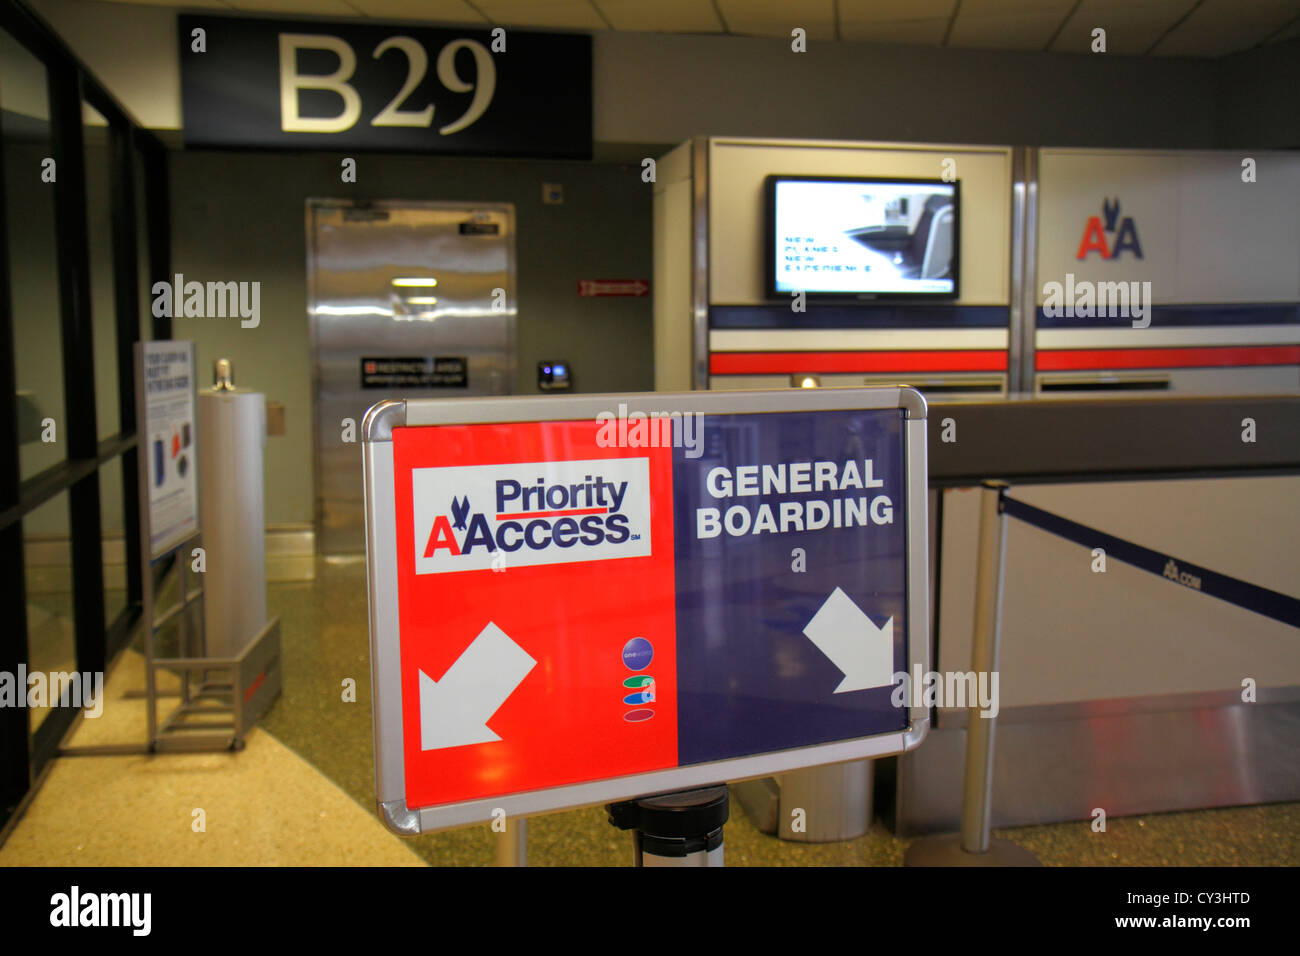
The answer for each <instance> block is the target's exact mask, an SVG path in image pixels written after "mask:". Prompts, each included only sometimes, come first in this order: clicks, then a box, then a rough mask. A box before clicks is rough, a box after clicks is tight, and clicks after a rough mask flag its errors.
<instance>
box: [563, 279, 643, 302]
mask: <svg viewBox="0 0 1300 956" xmlns="http://www.w3.org/2000/svg"><path fill="white" fill-rule="evenodd" d="M649 294H650V282H649V280H647V279H579V280H578V295H580V296H605V295H625V296H636V297H638V298H639V297H641V296H644V295H649Z"/></svg>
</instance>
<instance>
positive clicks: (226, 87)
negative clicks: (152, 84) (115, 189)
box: [177, 15, 591, 159]
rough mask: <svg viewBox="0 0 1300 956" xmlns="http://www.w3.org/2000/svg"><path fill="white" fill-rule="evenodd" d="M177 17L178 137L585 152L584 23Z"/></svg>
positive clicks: (222, 142)
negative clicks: (477, 26) (566, 26)
mask: <svg viewBox="0 0 1300 956" xmlns="http://www.w3.org/2000/svg"><path fill="white" fill-rule="evenodd" d="M177 21H178V23H179V32H180V57H181V95H182V104H183V107H184V111H185V124H184V125H185V145H186V146H251V147H279V148H286V149H330V150H345V149H346V150H385V151H390V152H421V153H460V154H477V155H491V156H538V157H564V158H569V159H590V158H591V37H589V36H575V35H569V34H559V33H525V32H522V31H516V30H504V29H500V28H498V29H494V30H490V31H489V30H448V29H431V28H427V27H416V26H374V25H371V24H369V23H352V22H348V23H332V22H329V21H321V20H316V21H287V20H243V19H236V18H231V17H208V16H188V15H182V16H180V17H178V18H177ZM196 30H201V31H203V34H202V38H201V39H202V45H203V52H198V51H197V50H196V47H197V46H198V44H199V38H198V37H196V35H195V31H196Z"/></svg>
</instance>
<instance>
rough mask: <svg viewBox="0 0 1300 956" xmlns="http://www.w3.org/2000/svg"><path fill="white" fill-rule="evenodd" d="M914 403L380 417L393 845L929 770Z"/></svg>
mask: <svg viewBox="0 0 1300 956" xmlns="http://www.w3.org/2000/svg"><path fill="white" fill-rule="evenodd" d="M925 427H926V422H925V402H924V400H923V399H922V398H921V396H920V395H919V394H918V393H917V392H915V391H913V390H911V389H908V388H878V389H824V390H808V391H794V390H791V391H775V390H773V391H768V392H717V393H711V392H692V393H684V394H669V393H650V394H638V395H607V396H602V395H595V396H582V397H566V398H560V399H553V398H547V399H542V400H537V399H519V398H491V399H470V400H424V401H408V402H401V401H388V402H381V403H380V404H378V405H376V406H375V407H374V408H372V409H371V410H370V412H369V413H368V415H367V416H366V420H365V424H364V426H363V433H364V443H365V444H364V458H365V495H366V523H367V557H368V575H369V597H370V638H371V670H372V681H373V687H374V715H375V752H376V775H377V790H378V798H379V803H380V805H381V808H382V811H383V816H384V818H385V819H386V821H387V822H388V824H389V826H390V827H392V828H393V829H394V830H396V831H398V832H403V833H416V832H421V831H426V830H434V829H441V828H445V827H452V826H460V825H464V824H470V823H478V822H484V821H488V820H494V819H500V818H501V815H502V814H504V815H506V816H509V817H516V816H519V815H530V814H535V813H541V812H547V811H551V810H559V809H563V808H569V807H576V806H583V805H588V804H595V803H602V802H607V801H612V800H620V799H626V798H628V797H634V796H643V795H648V794H654V793H662V792H668V791H673V790H682V789H686V788H690V787H697V786H702V785H707V784H714V783H719V782H725V781H734V780H741V779H746V778H749V777H756V776H765V775H768V774H773V773H780V772H782V771H786V770H792V769H796V768H800V767H807V766H815V765H818V764H826V763H835V762H839V761H845V760H852V759H856V758H861V757H876V756H883V755H887V754H894V753H900V752H902V751H905V750H910V749H912V748H914V747H916V746H917V745H918V744H919V743H920V742H921V740H922V738H923V737H924V735H925V733H926V730H927V728H928V721H929V716H928V711H927V710H926V708H924V707H912V706H910V705H911V703H912V701H911V699H910V698H909V697H908V696H907V695H905V694H903V693H902V691H901V688H900V687H899V686H898V685H897V683H896V676H897V674H898V673H899V672H908V673H915V672H916V671H917V670H918V669H919V670H920V671H925V670H928V667H929V624H928V599H927V588H928V575H927V557H926V546H927V533H926V444H925Z"/></svg>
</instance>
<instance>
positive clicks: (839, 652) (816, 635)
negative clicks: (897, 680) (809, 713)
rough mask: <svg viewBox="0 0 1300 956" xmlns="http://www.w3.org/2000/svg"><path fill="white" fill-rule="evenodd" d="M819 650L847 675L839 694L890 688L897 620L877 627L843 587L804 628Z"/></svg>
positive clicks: (836, 690)
mask: <svg viewBox="0 0 1300 956" xmlns="http://www.w3.org/2000/svg"><path fill="white" fill-rule="evenodd" d="M803 632H804V634H805V635H807V637H808V639H809V640H810V641H812V642H813V643H814V644H816V645H817V649H818V650H820V651H821V652H822V653H823V654H825V655H826V656H827V657H829V658H830V659H831V663H832V664H834V665H835V666H836V667H838V668H839V669H840V670H841V671H843V672H844V680H842V681H840V685H839V686H838V687H836V688H835V693H837V694H847V693H848V692H850V691H855V690H866V689H867V688H869V687H889V686H891V685H892V684H893V682H894V619H893V618H892V617H891V618H890V619H889V620H888V621H886V622H885V624H884V626H883V627H876V625H875V624H873V623H871V618H869V617H867V615H866V614H864V613H863V612H862V608H860V607H858V606H857V605H856V604H854V603H853V599H852V598H850V597H849V596H848V595H847V594H845V593H844V592H843V591H842V590H840V589H839V588H836V589H835V590H834V591H832V592H831V596H830V597H828V598H827V599H826V602H825V603H824V604H823V605H822V606H821V608H819V609H818V611H817V613H816V614H814V615H813V619H812V620H811V621H809V622H808V626H807V627H805V628H804V629H803Z"/></svg>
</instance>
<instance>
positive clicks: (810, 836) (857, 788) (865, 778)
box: [777, 760, 875, 843]
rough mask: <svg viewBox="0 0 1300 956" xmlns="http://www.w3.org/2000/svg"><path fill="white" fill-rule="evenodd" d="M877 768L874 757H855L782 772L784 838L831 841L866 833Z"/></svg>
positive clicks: (779, 824)
mask: <svg viewBox="0 0 1300 956" xmlns="http://www.w3.org/2000/svg"><path fill="white" fill-rule="evenodd" d="M873 770H874V764H873V763H872V762H871V761H870V760H852V761H850V762H848V763H837V764H833V765H831V766H829V767H810V768H808V769H807V770H792V771H790V772H788V773H783V774H781V776H780V778H779V783H780V786H781V809H780V816H779V818H778V820H777V832H778V833H779V834H780V836H781V839H782V840H795V841H800V842H804V843H829V842H831V841H833V840H852V839H854V838H856V837H860V836H862V835H863V834H864V833H866V832H867V830H868V829H869V828H870V827H871V809H872V804H871V785H872V782H873V780H874V778H875V774H874V773H873Z"/></svg>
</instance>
